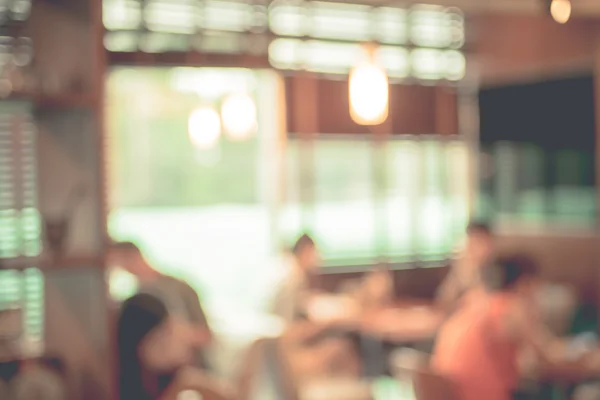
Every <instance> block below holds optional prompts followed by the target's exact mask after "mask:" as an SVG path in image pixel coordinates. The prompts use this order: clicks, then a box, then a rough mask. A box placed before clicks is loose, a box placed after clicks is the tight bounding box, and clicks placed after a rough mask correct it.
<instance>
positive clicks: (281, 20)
mask: <svg viewBox="0 0 600 400" xmlns="http://www.w3.org/2000/svg"><path fill="white" fill-rule="evenodd" d="M306 13H307V10H306V8H305V7H302V6H299V5H294V4H293V3H292V4H288V3H286V2H281V1H274V2H273V3H272V4H271V7H270V8H269V25H270V27H271V31H272V32H273V33H275V34H276V35H281V36H305V35H306V32H307V20H308V18H307V17H306Z"/></svg>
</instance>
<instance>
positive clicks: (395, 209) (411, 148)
mask: <svg viewBox="0 0 600 400" xmlns="http://www.w3.org/2000/svg"><path fill="white" fill-rule="evenodd" d="M387 146H388V171H389V173H388V177H389V181H388V187H387V204H386V212H387V215H388V221H389V222H388V241H389V242H388V249H389V252H390V253H389V254H388V257H390V258H391V259H392V260H402V259H409V258H412V257H413V256H414V254H415V250H416V248H415V244H416V243H415V233H416V231H417V229H416V226H417V225H416V223H417V219H416V218H415V215H416V213H415V212H414V210H415V207H417V206H418V202H419V200H418V195H419V194H418V192H419V183H418V182H419V176H420V173H419V171H420V170H421V165H420V162H419V160H420V152H419V145H418V143H417V142H416V141H413V140H393V141H391V142H389V144H387Z"/></svg>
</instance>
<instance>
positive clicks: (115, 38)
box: [104, 32, 141, 52]
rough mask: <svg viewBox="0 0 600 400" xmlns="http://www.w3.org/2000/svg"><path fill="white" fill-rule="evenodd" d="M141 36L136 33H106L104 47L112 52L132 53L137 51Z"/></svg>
mask: <svg viewBox="0 0 600 400" xmlns="http://www.w3.org/2000/svg"><path fill="white" fill-rule="evenodd" d="M140 36H141V34H139V33H137V32H107V33H106V34H105V35H104V47H105V48H106V50H108V51H114V52H134V51H136V50H137V49H138V43H139V41H140V39H139V38H140Z"/></svg>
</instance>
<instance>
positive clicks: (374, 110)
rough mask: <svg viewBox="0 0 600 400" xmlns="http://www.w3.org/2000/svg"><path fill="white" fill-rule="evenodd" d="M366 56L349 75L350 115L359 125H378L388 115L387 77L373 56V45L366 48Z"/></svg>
mask: <svg viewBox="0 0 600 400" xmlns="http://www.w3.org/2000/svg"><path fill="white" fill-rule="evenodd" d="M366 52H367V58H366V60H364V61H363V62H362V63H360V64H359V65H357V66H356V67H355V68H354V69H353V70H352V71H351V72H350V77H349V83H348V85H349V87H348V89H349V96H350V116H351V117H352V120H353V121H354V122H356V123H357V124H359V125H380V124H382V123H383V122H385V120H386V119H387V117H388V108H389V83H388V77H387V74H386V72H385V70H384V69H383V68H381V67H380V66H379V65H378V64H377V62H376V57H375V47H374V46H368V47H367V48H366Z"/></svg>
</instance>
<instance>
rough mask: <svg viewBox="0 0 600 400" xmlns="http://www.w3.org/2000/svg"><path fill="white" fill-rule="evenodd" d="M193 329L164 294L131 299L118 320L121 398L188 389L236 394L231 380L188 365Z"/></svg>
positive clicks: (206, 395) (149, 398)
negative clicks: (164, 299)
mask: <svg viewBox="0 0 600 400" xmlns="http://www.w3.org/2000/svg"><path fill="white" fill-rule="evenodd" d="M189 333H190V332H189V330H188V326H187V324H185V323H182V322H181V321H179V320H178V319H177V318H176V317H173V316H170V315H169V312H168V310H167V307H166V306H165V304H164V303H163V302H161V301H160V300H159V299H158V298H156V297H154V296H151V295H149V294H145V293H142V294H137V295H135V296H133V297H131V298H129V299H128V300H126V301H125V302H124V303H123V305H122V308H121V313H120V316H119V319H118V325H117V348H118V357H119V378H118V382H119V398H120V399H121V400H175V399H177V398H178V395H179V394H180V393H181V392H183V391H188V390H190V391H195V392H197V393H198V394H200V395H202V396H203V397H202V398H203V399H212V400H217V399H219V400H220V399H230V398H232V396H231V394H230V393H229V389H227V388H226V387H225V386H222V385H220V384H219V383H217V382H216V381H213V380H212V379H210V378H208V377H207V376H206V375H205V374H204V373H203V372H202V371H201V370H199V369H196V368H194V367H190V366H188V365H189V363H190V361H191V356H192V354H191V353H190V352H189V343H188V342H189V341H190V340H192V337H191V336H190V335H189Z"/></svg>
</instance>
